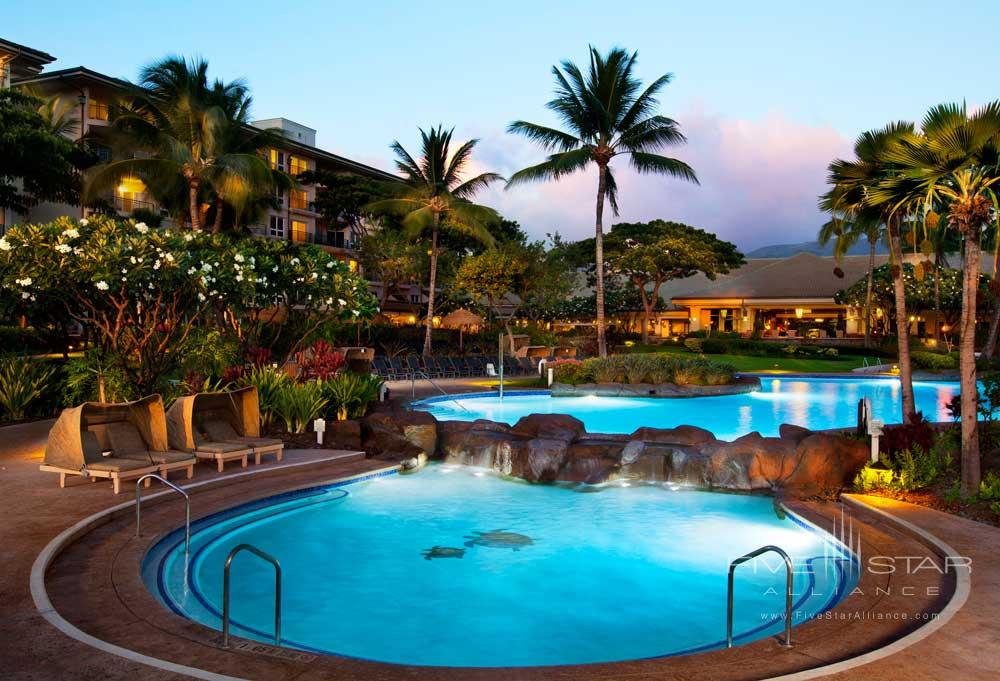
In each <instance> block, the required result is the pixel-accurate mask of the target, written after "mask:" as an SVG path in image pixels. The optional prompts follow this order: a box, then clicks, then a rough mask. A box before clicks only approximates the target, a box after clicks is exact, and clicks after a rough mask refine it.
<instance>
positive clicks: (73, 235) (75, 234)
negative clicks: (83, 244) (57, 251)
mask: <svg viewBox="0 0 1000 681" xmlns="http://www.w3.org/2000/svg"><path fill="white" fill-rule="evenodd" d="M63 236H64V237H66V238H67V239H77V238H79V237H80V231H79V230H77V229H76V228H75V227H70V228H69V229H67V230H66V231H65V232H63Z"/></svg>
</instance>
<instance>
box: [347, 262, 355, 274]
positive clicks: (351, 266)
mask: <svg viewBox="0 0 1000 681" xmlns="http://www.w3.org/2000/svg"><path fill="white" fill-rule="evenodd" d="M347 267H348V268H349V269H350V270H351V271H352V272H357V271H358V261H357V260H348V261H347Z"/></svg>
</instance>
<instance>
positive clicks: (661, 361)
mask: <svg viewBox="0 0 1000 681" xmlns="http://www.w3.org/2000/svg"><path fill="white" fill-rule="evenodd" d="M549 366H550V367H552V368H554V369H555V375H554V377H553V378H554V381H555V382H556V383H561V384H564V385H581V384H618V385H639V384H653V385H659V386H663V385H668V384H671V385H675V386H722V385H729V384H731V383H733V381H734V378H735V376H736V370H735V369H734V368H733V367H732V366H731V365H729V364H723V363H721V362H713V361H711V360H707V359H703V358H700V357H699V358H686V357H676V356H672V355H666V354H663V353H649V354H628V355H613V356H611V357H606V358H597V357H595V358H593V359H588V360H584V361H582V362H580V361H577V360H562V361H559V362H553V363H551V364H550V365H549Z"/></svg>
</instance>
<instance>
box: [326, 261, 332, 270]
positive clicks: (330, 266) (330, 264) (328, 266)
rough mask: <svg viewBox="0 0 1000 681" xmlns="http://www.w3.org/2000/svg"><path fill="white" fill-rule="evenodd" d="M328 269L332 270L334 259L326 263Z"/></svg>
mask: <svg viewBox="0 0 1000 681" xmlns="http://www.w3.org/2000/svg"><path fill="white" fill-rule="evenodd" d="M326 269H328V270H332V269H333V261H332V260H331V261H330V262H328V263H327V264H326Z"/></svg>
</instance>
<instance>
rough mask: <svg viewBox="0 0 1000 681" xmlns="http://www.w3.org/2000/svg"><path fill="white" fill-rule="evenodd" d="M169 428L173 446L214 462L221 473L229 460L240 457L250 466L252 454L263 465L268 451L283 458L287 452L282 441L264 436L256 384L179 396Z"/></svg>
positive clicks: (171, 415)
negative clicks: (262, 458) (263, 457)
mask: <svg viewBox="0 0 1000 681" xmlns="http://www.w3.org/2000/svg"><path fill="white" fill-rule="evenodd" d="M167 431H168V433H169V439H170V444H171V446H172V447H174V448H176V449H180V450H182V451H186V452H191V453H193V454H194V455H195V456H197V457H198V458H199V459H204V460H208V461H214V462H215V463H216V465H217V467H218V470H219V472H220V473H221V472H222V470H223V469H224V467H225V464H226V462H228V461H236V460H238V461H239V462H240V464H241V465H242V466H243V467H244V468H246V466H247V459H248V457H249V456H250V455H251V454H253V455H254V461H255V463H258V464H259V463H260V461H261V457H262V456H265V455H267V454H274V455H275V456H276V458H277V460H278V461H280V460H281V457H282V453H283V451H284V445H283V444H282V442H281V441H280V440H270V439H267V438H262V437H260V406H259V402H258V398H257V389H256V388H253V387H247V388H241V389H239V390H233V391H230V392H219V393H198V394H197V395H188V396H186V397H181V398H179V399H178V400H177V401H176V402H174V404H173V405H172V406H171V407H170V411H168V412H167Z"/></svg>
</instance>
